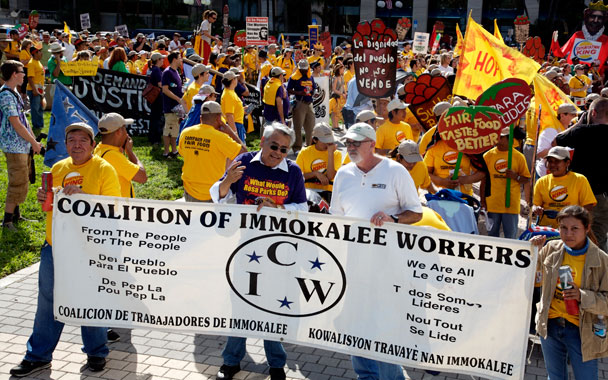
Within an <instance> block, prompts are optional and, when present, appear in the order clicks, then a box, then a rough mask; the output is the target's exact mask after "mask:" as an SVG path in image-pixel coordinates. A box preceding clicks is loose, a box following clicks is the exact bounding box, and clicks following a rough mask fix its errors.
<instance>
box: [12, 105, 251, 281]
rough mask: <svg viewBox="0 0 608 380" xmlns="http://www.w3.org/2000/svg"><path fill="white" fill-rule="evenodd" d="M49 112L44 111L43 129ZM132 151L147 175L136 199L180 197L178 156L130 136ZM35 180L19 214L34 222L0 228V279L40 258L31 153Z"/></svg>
mask: <svg viewBox="0 0 608 380" xmlns="http://www.w3.org/2000/svg"><path fill="white" fill-rule="evenodd" d="M49 119H50V112H45V113H44V121H45V125H47V127H46V128H45V129H44V130H43V132H47V130H48V125H49ZM259 143H260V139H259V136H258V134H257V132H254V133H250V134H248V135H247V145H248V147H249V149H250V150H257V149H259V146H260V144H259ZM134 146H135V149H134V150H135V154H136V155H137V157H139V159H140V160H141V161H142V162H143V164H144V166H145V168H146V172H147V174H148V181H147V182H146V183H145V184H143V185H141V184H138V183H135V196H136V197H137V198H147V199H160V200H175V199H179V198H181V197H182V196H183V193H184V190H183V185H182V180H181V174H182V170H181V168H182V165H183V160H182V159H181V157H178V158H174V159H171V160H167V159H165V158H163V156H162V146H153V145H152V144H150V143H149V142H148V139H147V138H146V137H135V138H134ZM35 163H36V183H35V184H33V185H30V187H29V191H28V195H27V200H26V201H25V203H24V204H22V205H21V206H20V209H21V214H22V215H23V216H24V217H25V218H27V219H34V220H36V221H34V222H21V223H19V224H18V226H17V231H9V230H5V229H0V278H2V277H5V276H7V275H9V274H11V273H14V272H16V271H18V270H20V269H23V268H26V267H28V266H30V265H32V264H34V263H35V262H37V261H39V260H40V247H41V246H42V244H43V243H44V239H45V228H46V223H45V218H46V215H45V213H44V212H43V211H42V210H41V209H40V205H39V204H38V202H37V200H36V191H37V189H38V187H40V174H41V173H42V172H43V171H48V170H49V168H48V167H46V166H44V164H43V157H41V156H35ZM0 167H1V168H2V171H1V172H0V189H2V192H1V193H0V198H2V199H1V200H0V217H3V216H4V198H5V197H6V188H7V183H8V178H7V173H6V157H5V156H4V154H0Z"/></svg>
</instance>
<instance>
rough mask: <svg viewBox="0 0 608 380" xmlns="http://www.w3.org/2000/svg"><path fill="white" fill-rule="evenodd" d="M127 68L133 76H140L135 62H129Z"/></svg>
mask: <svg viewBox="0 0 608 380" xmlns="http://www.w3.org/2000/svg"><path fill="white" fill-rule="evenodd" d="M126 67H127V70H129V72H130V73H131V74H138V72H137V68H136V67H135V62H133V61H127V63H126Z"/></svg>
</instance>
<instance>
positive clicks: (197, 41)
mask: <svg viewBox="0 0 608 380" xmlns="http://www.w3.org/2000/svg"><path fill="white" fill-rule="evenodd" d="M194 52H195V53H196V54H198V55H199V56H201V57H202V56H203V40H202V38H201V36H199V35H198V34H197V35H196V37H194Z"/></svg>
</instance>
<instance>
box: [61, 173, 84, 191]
mask: <svg viewBox="0 0 608 380" xmlns="http://www.w3.org/2000/svg"><path fill="white" fill-rule="evenodd" d="M82 181H83V178H82V175H81V174H80V173H78V172H71V173H68V175H66V176H65V177H64V178H63V183H62V186H63V187H66V186H68V185H76V186H82Z"/></svg>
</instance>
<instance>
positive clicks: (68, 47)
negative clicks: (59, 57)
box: [63, 42, 76, 62]
mask: <svg viewBox="0 0 608 380" xmlns="http://www.w3.org/2000/svg"><path fill="white" fill-rule="evenodd" d="M63 47H65V51H64V52H63V56H64V57H66V58H67V59H68V62H69V61H71V60H72V58H73V56H74V52H75V51H76V46H74V45H72V44H69V43H67V42H64V43H63Z"/></svg>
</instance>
